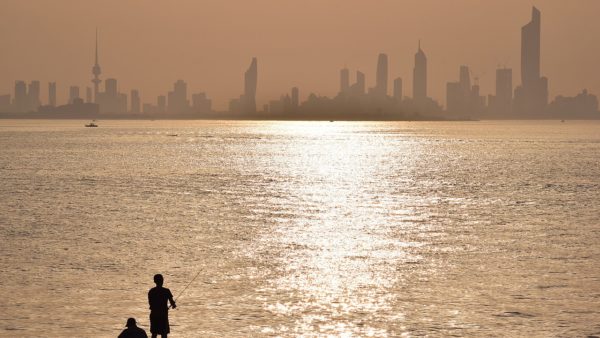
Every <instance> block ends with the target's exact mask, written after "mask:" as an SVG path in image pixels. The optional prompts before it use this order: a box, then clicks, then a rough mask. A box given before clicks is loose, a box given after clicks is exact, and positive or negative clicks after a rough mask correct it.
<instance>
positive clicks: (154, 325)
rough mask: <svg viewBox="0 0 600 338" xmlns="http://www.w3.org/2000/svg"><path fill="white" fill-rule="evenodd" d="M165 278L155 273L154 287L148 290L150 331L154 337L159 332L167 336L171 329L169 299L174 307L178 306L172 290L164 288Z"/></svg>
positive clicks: (163, 336) (163, 337) (162, 335)
mask: <svg viewBox="0 0 600 338" xmlns="http://www.w3.org/2000/svg"><path fill="white" fill-rule="evenodd" d="M163 282H164V278H163V276H162V275H161V274H156V275H154V283H156V287H153V288H152V289H150V291H148V303H149V304H150V333H152V338H156V337H157V336H158V335H159V334H160V336H161V337H162V338H167V335H168V334H169V332H170V329H169V307H168V306H167V301H168V302H170V303H171V307H172V308H173V309H174V308H176V307H177V305H175V301H174V300H173V294H172V293H171V290H169V289H167V288H163Z"/></svg>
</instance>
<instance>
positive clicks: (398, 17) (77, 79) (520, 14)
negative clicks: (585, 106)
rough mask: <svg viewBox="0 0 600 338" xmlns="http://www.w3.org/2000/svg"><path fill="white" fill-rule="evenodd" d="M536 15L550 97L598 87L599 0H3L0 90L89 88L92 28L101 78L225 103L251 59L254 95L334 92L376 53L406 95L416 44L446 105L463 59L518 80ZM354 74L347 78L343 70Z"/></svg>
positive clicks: (490, 86)
mask: <svg viewBox="0 0 600 338" xmlns="http://www.w3.org/2000/svg"><path fill="white" fill-rule="evenodd" d="M532 5H536V6H538V8H539V9H540V10H541V11H542V53H543V56H542V73H543V74H544V75H546V76H547V77H549V79H550V85H549V86H550V93H551V96H552V97H554V96H555V95H556V94H558V93H563V94H567V95H574V94H576V93H577V92H578V91H580V90H581V89H583V88H588V89H589V90H591V91H592V92H593V93H595V94H599V95H600V66H598V65H599V63H600V20H598V15H599V14H600V1H598V0H569V1H567V0H544V1H542V0H537V1H525V0H497V1H491V0H490V1H484V0H452V1H447V0H438V1H433V0H304V1H296V0H236V1H234V0H152V1H149V0H103V1H88V0H51V1H49V0H3V1H2V4H1V11H0V43H1V44H2V48H1V49H0V50H1V52H0V94H5V93H11V94H12V92H13V89H12V88H13V84H14V80H17V79H22V80H26V81H30V80H33V79H37V80H41V81H43V82H44V84H43V85H42V86H43V87H42V88H43V101H44V102H45V101H46V98H47V91H46V88H47V87H46V84H45V82H47V81H50V80H52V81H54V80H55V81H57V82H58V90H59V103H60V102H61V101H62V100H64V99H65V97H66V93H67V90H68V86H69V85H71V84H77V85H81V86H83V85H86V86H87V85H90V86H91V83H90V82H89V80H90V79H91V67H92V65H93V45H94V40H93V38H94V30H95V28H96V26H97V27H98V28H99V29H100V31H101V51H100V58H101V59H100V64H101V66H102V71H103V74H102V78H103V79H105V78H107V77H115V78H117V79H118V80H119V87H120V89H121V90H122V91H126V92H129V90H130V89H132V88H136V89H140V90H141V94H142V100H143V101H144V102H148V101H151V102H155V100H156V95H158V94H163V93H166V92H167V91H168V90H170V89H171V88H172V84H173V82H175V81H176V80H177V79H180V78H181V79H183V80H185V81H187V82H188V85H189V89H188V90H189V93H190V94H191V93H195V92H201V91H206V92H207V93H208V95H209V96H210V97H211V98H213V102H214V106H215V108H217V109H223V108H225V107H226V106H227V102H228V100H229V99H230V98H233V97H237V96H238V95H239V94H240V93H241V92H242V86H243V83H242V78H243V72H244V71H245V69H246V68H247V66H248V65H249V63H250V60H251V57H252V56H256V57H258V61H259V88H258V103H259V104H262V103H264V102H265V101H266V100H268V99H273V98H278V97H279V96H280V95H281V94H282V93H283V92H287V91H288V90H289V89H290V88H291V87H292V86H298V87H299V88H300V92H301V97H302V98H305V97H306V96H307V95H308V94H309V91H312V92H316V93H319V94H321V95H330V96H331V95H334V94H335V93H336V92H337V90H338V83H339V80H338V72H339V69H340V68H342V67H343V66H344V65H347V66H348V67H349V68H350V69H351V70H352V71H354V70H356V69H360V70H362V71H363V72H365V73H366V76H367V84H368V87H370V86H372V85H373V82H374V78H375V75H374V74H375V66H376V61H377V54H378V53H380V52H385V53H387V54H388V55H389V58H390V86H391V79H393V78H395V77H397V76H400V77H402V78H403V79H404V93H405V95H410V93H411V92H412V66H413V55H414V53H415V50H416V46H417V40H418V39H422V45H423V49H424V50H425V52H426V53H427V56H428V58H429V74H430V76H429V93H430V95H431V96H432V97H434V98H435V99H438V100H439V101H440V102H442V103H444V101H445V95H446V94H445V86H446V82H448V81H454V80H456V79H457V78H458V68H459V66H460V65H461V64H466V65H469V66H470V67H471V69H472V71H473V73H474V74H475V75H478V76H479V77H480V83H481V86H482V93H485V94H488V93H491V92H493V90H494V81H495V79H494V77H495V69H496V67H497V66H498V65H500V64H502V65H507V66H508V67H512V68H513V69H514V74H513V77H514V82H515V85H516V84H518V83H519V82H520V80H519V79H520V71H519V63H520V57H519V53H520V52H519V49H520V28H521V26H522V25H524V24H525V23H527V22H528V21H529V17H530V14H531V6H532ZM352 80H354V76H352Z"/></svg>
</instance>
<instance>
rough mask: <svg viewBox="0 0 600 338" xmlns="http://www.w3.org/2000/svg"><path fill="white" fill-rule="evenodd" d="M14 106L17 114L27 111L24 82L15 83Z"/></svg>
mask: <svg viewBox="0 0 600 338" xmlns="http://www.w3.org/2000/svg"><path fill="white" fill-rule="evenodd" d="M14 106H15V111H16V112H17V113H24V112H26V111H27V85H26V84H25V81H16V82H15V98H14Z"/></svg>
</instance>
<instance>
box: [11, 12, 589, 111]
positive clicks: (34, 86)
mask: <svg viewBox="0 0 600 338" xmlns="http://www.w3.org/2000/svg"><path fill="white" fill-rule="evenodd" d="M541 22H542V14H541V12H540V10H539V9H538V8H536V7H535V6H533V7H532V11H531V18H530V21H529V22H528V23H526V24H525V25H524V26H522V28H521V48H520V52H521V53H520V54H521V55H520V61H521V62H520V64H521V67H520V70H521V83H520V84H517V85H516V87H515V89H514V94H513V91H512V88H513V83H512V69H511V68H507V67H506V66H504V67H498V68H497V69H496V87H495V92H494V93H489V94H487V95H486V94H485V93H482V90H481V85H480V77H479V76H478V75H477V74H474V75H472V71H471V69H470V68H469V66H468V65H461V66H460V72H459V81H458V82H448V83H447V85H446V100H445V102H444V103H445V107H443V105H441V104H440V103H439V101H438V100H436V98H432V97H430V96H429V94H428V90H429V88H428V87H429V85H430V82H429V72H428V57H427V55H426V53H425V52H424V51H423V49H422V46H421V40H418V47H417V51H416V53H415V55H414V65H413V77H412V96H408V95H406V96H403V89H404V87H403V80H402V77H396V78H394V79H393V81H392V85H393V89H392V95H391V96H390V95H389V91H388V85H389V77H390V72H389V62H388V55H387V54H386V53H379V55H378V57H377V64H376V70H375V72H374V84H373V86H372V87H369V89H368V90H365V88H366V85H367V81H366V80H365V74H364V73H363V72H362V71H360V70H357V71H356V83H354V84H352V85H350V76H349V69H348V68H347V67H344V68H343V69H341V70H340V73H339V74H340V80H339V81H340V82H339V85H340V87H339V88H340V89H339V91H338V93H337V95H335V96H332V97H331V98H329V97H327V96H323V95H319V94H318V92H315V91H312V90H310V89H309V90H308V91H307V92H309V94H308V98H307V99H306V101H304V102H303V101H302V99H301V97H300V89H299V88H298V87H296V86H294V87H293V89H292V92H291V94H292V96H291V97H290V94H289V93H288V94H282V95H281V96H280V99H279V100H276V99H271V100H269V101H268V102H267V103H265V104H264V105H263V109H262V110H261V109H259V108H257V88H258V78H259V76H258V62H257V58H256V57H252V61H251V64H250V66H249V68H248V69H247V70H246V72H245V73H244V80H243V85H244V89H243V93H242V94H241V95H240V96H239V98H233V99H230V101H229V106H228V110H227V111H228V113H229V115H227V116H222V117H226V118H232V117H236V116H237V117H240V118H273V117H275V118H286V119H287V118H299V119H304V118H310V119H319V118H333V117H336V118H339V119H344V118H351V119H352V118H354V119H403V118H412V117H410V116H413V115H414V114H417V115H415V116H413V117H418V118H421V115H422V114H425V115H423V117H429V118H436V119H437V118H452V119H454V118H485V117H488V118H511V117H514V118H548V117H550V116H554V117H562V116H563V115H565V117H574V118H582V117H591V118H597V113H598V100H597V97H596V96H594V95H593V94H592V95H590V94H589V91H588V90H587V88H584V89H582V90H581V92H578V95H577V96H562V95H557V97H556V98H555V100H554V101H552V100H551V99H550V97H549V91H548V81H549V80H548V78H547V77H545V76H542V75H541V74H542V71H541V64H542V61H541V60H542V55H543V53H542V48H541V45H542V24H541ZM91 73H92V79H91V83H92V84H93V89H92V88H90V87H89V86H83V88H80V86H77V85H71V86H70V87H69V93H68V101H67V102H66V104H67V105H66V106H60V107H57V99H56V97H57V89H56V82H49V83H48V100H47V101H46V102H44V101H43V100H41V98H40V94H41V91H40V81H38V80H33V81H31V82H30V83H29V85H27V84H26V82H25V81H22V80H17V81H15V86H14V94H13V95H14V97H13V98H12V99H11V96H10V94H8V95H2V96H1V97H0V112H4V113H24V112H33V111H38V110H39V112H40V113H42V114H49V115H50V116H51V115H52V114H56V113H64V112H76V111H81V112H85V113H86V114H88V113H89V114H111V113H112V114H120V115H121V116H122V115H123V114H138V115H139V114H140V113H142V114H145V115H147V116H157V115H160V114H165V113H169V114H172V116H180V117H181V116H190V117H212V118H215V117H217V118H218V117H219V116H218V115H214V114H213V112H219V111H222V110H219V109H213V105H212V100H211V99H210V98H209V96H208V95H207V93H206V92H201V93H197V94H192V95H191V97H190V96H189V95H188V89H187V87H188V84H187V83H186V82H185V81H184V80H181V79H179V80H177V81H176V82H175V84H174V85H173V88H174V89H173V91H170V92H168V94H167V95H159V96H158V97H157V98H156V100H155V101H154V102H155V103H153V101H152V100H151V99H150V100H148V99H147V100H146V101H145V102H144V101H143V99H142V97H141V95H140V91H139V90H138V89H136V88H131V89H128V90H129V91H130V95H129V97H128V95H127V94H125V93H121V88H120V86H119V85H118V81H117V79H115V78H107V79H106V80H104V81H103V80H102V79H101V78H100V75H101V74H102V71H101V66H100V61H99V42H98V29H96V32H95V45H94V64H93V67H92V71H91ZM392 76H393V74H392ZM472 78H473V79H472ZM472 80H473V82H471V81H472ZM102 84H104V91H101V85H102ZM80 89H82V90H81V91H80ZM83 91H85V100H84V96H83V93H82V92H83ZM284 93H285V92H284ZM190 98H191V100H190ZM84 103H85V104H86V106H81V104H84ZM94 104H95V105H94ZM444 108H445V110H446V113H448V114H446V115H439V116H438V115H436V114H438V113H440V112H442V111H443V110H444ZM564 110H566V111H564ZM567 111H572V116H569V115H568V114H567ZM266 113H271V114H270V116H269V115H265V114H266ZM292 113H293V114H294V115H290V114H292ZM298 113H300V114H298ZM197 114H201V115H197ZM288 115H289V116H288ZM58 116H60V115H58ZM106 116H108V115H106ZM115 116H116V115H115Z"/></svg>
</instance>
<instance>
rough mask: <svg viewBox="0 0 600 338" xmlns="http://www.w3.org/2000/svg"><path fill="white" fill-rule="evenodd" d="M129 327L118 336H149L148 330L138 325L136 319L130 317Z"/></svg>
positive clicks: (138, 337) (129, 337)
mask: <svg viewBox="0 0 600 338" xmlns="http://www.w3.org/2000/svg"><path fill="white" fill-rule="evenodd" d="M125 327H127V328H126V329H125V330H123V332H121V334H120V335H119V337H118V338H148V335H147V334H146V331H144V329H142V328H139V327H137V324H136V322H135V319H133V318H129V319H127V324H126V325H125Z"/></svg>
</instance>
